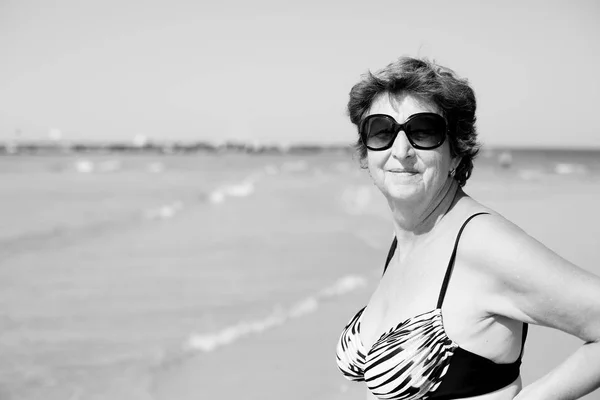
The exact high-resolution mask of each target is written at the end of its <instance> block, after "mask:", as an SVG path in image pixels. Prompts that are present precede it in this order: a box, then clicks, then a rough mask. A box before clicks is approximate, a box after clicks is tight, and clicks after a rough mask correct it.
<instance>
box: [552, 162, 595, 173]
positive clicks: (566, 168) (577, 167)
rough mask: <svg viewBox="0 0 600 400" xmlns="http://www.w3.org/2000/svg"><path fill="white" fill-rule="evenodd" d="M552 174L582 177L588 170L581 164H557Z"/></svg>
mask: <svg viewBox="0 0 600 400" xmlns="http://www.w3.org/2000/svg"><path fill="white" fill-rule="evenodd" d="M554 172H555V173H557V174H558V175H573V174H577V175H582V174H586V173H587V172H588V169H587V168H586V167H585V165H582V164H567V163H558V164H556V165H555V166H554Z"/></svg>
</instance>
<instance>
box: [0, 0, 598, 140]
mask: <svg viewBox="0 0 600 400" xmlns="http://www.w3.org/2000/svg"><path fill="white" fill-rule="evenodd" d="M599 21H600V2H598V1H594V0H589V1H585V0H580V1H576V0H570V1H567V0H565V1H534V0H532V1H506V0H503V1H486V2H482V1H466V0H453V1H401V0H393V1H376V0H374V1H365V0H361V1H356V0H336V1H327V0H303V1H301V2H300V1H296V2H285V1H279V0H258V1H252V0H229V1H226V0H224V1H221V2H214V1H207V0H190V1H183V0H169V1H167V0H160V1H159V0H102V1H101V0H97V1H91V0H90V1H81V0H54V1H52V2H49V1H46V0H0V54H1V55H2V57H1V61H0V141H11V140H39V139H47V138H54V139H58V138H60V139H61V140H65V141H125V142H127V141H131V140H133V138H134V137H136V136H137V137H138V138H139V137H140V135H143V136H145V137H147V138H149V139H150V140H154V141H200V140H202V141H212V142H217V143H218V142H222V141H225V140H242V141H251V142H259V143H283V144H290V143H298V142H301V143H324V144H332V143H350V142H352V141H354V140H355V137H356V129H355V128H354V126H352V125H351V124H350V122H349V121H348V117H347V115H346V103H347V101H348V93H349V91H350V88H351V87H352V86H353V85H354V84H355V83H356V82H358V80H359V79H360V77H361V75H362V74H364V73H366V72H367V71H369V70H372V71H375V70H378V69H380V68H382V67H384V66H385V65H387V64H388V63H390V62H392V61H394V60H395V59H397V58H398V57H400V56H413V57H427V58H429V59H432V60H435V61H436V62H438V63H440V64H442V65H444V66H446V67H449V68H451V69H453V70H454V71H455V72H456V73H457V74H458V75H460V76H462V77H465V78H467V79H468V80H469V82H470V83H471V85H472V87H473V88H474V90H475V93H476V96H477V101H478V111H477V118H478V123H477V127H478V131H479V135H480V139H481V141H482V143H483V144H484V146H485V145H488V146H512V147H570V148H590V147H593V148H600V128H599V127H598V122H597V121H596V120H595V117H596V116H597V115H598V114H599V112H598V107H599V106H600V74H599V73H598V71H600V23H599Z"/></svg>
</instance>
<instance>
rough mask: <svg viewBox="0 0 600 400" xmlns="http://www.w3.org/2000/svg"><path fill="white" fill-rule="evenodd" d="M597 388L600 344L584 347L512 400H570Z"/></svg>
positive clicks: (590, 344)
mask: <svg viewBox="0 0 600 400" xmlns="http://www.w3.org/2000/svg"><path fill="white" fill-rule="evenodd" d="M599 387H600V341H597V342H589V343H585V344H584V345H583V346H581V347H580V348H579V349H577V351H576V352H575V353H573V354H572V355H571V356H570V357H569V358H567V359H566V360H565V361H564V362H562V363H561V364H560V365H558V366H557V367H556V368H555V369H553V370H552V371H550V372H549V373H548V374H547V375H545V376H544V377H542V378H541V379H539V380H537V381H535V382H533V383H532V384H531V385H528V386H526V387H525V388H524V389H523V390H522V391H521V393H519V395H518V396H517V397H515V400H550V399H552V400H572V399H578V398H580V397H583V396H585V395H586V394H588V393H590V392H591V391H593V390H595V389H597V388H599Z"/></svg>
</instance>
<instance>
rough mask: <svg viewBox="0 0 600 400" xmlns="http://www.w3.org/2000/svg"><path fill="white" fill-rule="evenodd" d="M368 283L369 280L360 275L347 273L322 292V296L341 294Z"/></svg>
mask: <svg viewBox="0 0 600 400" xmlns="http://www.w3.org/2000/svg"><path fill="white" fill-rule="evenodd" d="M366 284H367V280H366V279H365V278H363V277H362V276H360V275H347V276H345V277H343V278H340V279H338V280H337V281H336V282H335V283H334V284H333V285H331V286H328V287H326V288H325V289H323V290H322V291H321V292H320V295H321V296H322V297H325V298H327V297H334V296H341V295H343V294H346V293H350V292H352V291H354V290H356V289H359V288H361V287H363V286H365V285H366Z"/></svg>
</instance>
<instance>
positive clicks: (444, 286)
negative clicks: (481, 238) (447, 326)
mask: <svg viewBox="0 0 600 400" xmlns="http://www.w3.org/2000/svg"><path fill="white" fill-rule="evenodd" d="M482 214H489V213H487V212H480V213H477V214H473V215H471V216H470V217H469V218H467V220H466V221H465V222H464V223H463V224H462V226H461V227H460V230H459V231H458V235H456V241H455V242H454V250H452V256H450V261H449V262H448V267H447V268H446V276H444V283H442V289H441V290H440V297H439V298H438V302H437V306H436V308H441V307H442V303H444V297H445V296H446V289H448V283H449V282H450V276H451V275H452V269H453V268H454V259H455V258H456V250H457V249H458V241H459V240H460V235H462V232H463V230H464V229H465V226H467V224H468V223H469V221H470V220H472V219H473V218H475V217H476V216H478V215H482Z"/></svg>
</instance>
